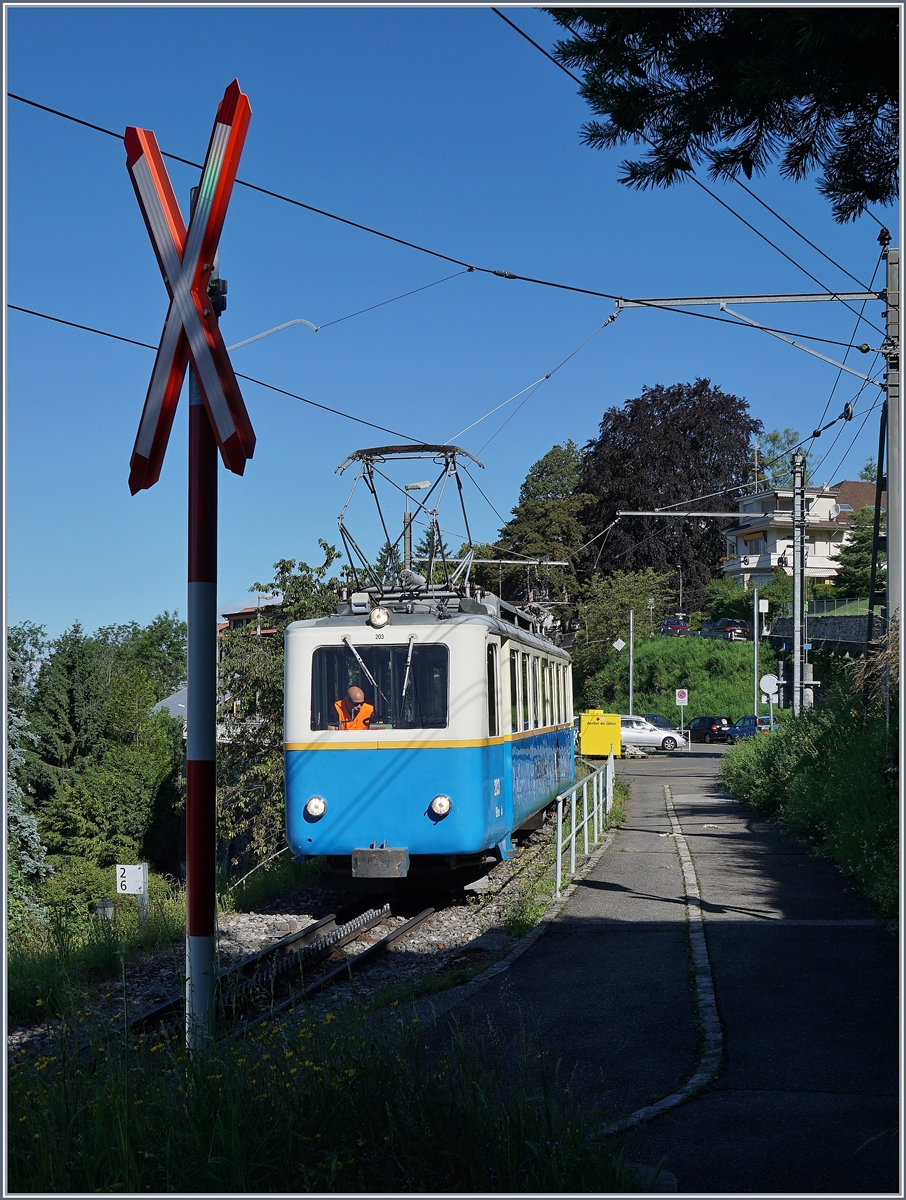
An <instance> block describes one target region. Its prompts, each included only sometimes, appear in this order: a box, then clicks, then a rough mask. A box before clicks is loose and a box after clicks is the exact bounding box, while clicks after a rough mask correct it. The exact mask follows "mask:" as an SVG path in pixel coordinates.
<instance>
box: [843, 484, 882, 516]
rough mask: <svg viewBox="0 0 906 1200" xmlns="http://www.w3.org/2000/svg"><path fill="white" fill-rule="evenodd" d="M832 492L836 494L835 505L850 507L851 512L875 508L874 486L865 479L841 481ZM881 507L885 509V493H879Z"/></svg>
mask: <svg viewBox="0 0 906 1200" xmlns="http://www.w3.org/2000/svg"><path fill="white" fill-rule="evenodd" d="M832 490H833V491H835V492H836V493H837V503H838V504H849V505H851V506H852V510H853V512H859V510H860V509H862V508H865V507H866V505H867V506H868V508H874V506H875V485H874V484H873V483H869V482H868V481H867V480H865V479H842V480H841V481H840V482H839V483H835V484H834V486H833V489H832ZM881 507H882V508H884V509H886V508H887V492H882V493H881Z"/></svg>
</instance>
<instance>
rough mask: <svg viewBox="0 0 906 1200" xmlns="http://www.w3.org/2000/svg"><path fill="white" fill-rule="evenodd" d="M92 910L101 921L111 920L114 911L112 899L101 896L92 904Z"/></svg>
mask: <svg viewBox="0 0 906 1200" xmlns="http://www.w3.org/2000/svg"><path fill="white" fill-rule="evenodd" d="M94 911H95V912H96V913H97V915H98V916H99V917H100V919H101V920H102V921H112V920H113V913H114V908H113V901H112V900H111V899H110V898H109V897H108V896H102V897H101V899H100V900H98V902H97V904H96V905H95V906H94Z"/></svg>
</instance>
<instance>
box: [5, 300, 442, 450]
mask: <svg viewBox="0 0 906 1200" xmlns="http://www.w3.org/2000/svg"><path fill="white" fill-rule="evenodd" d="M7 308H11V309H14V310H15V311H16V312H22V313H27V314H28V315H29V316H30V317H40V318H41V319H42V320H44V321H53V322H55V323H56V324H57V325H69V326H71V328H73V329H83V330H85V331H86V332H87V333H96V334H98V335H99V336H100V337H105V338H112V339H113V340H114V341H117V342H128V343H129V344H130V345H131V346H141V347H142V348H143V349H145V350H155V351H156V350H157V349H158V347H157V346H152V345H151V343H150V342H139V341H136V339H135V338H127V337H122V336H121V335H120V334H118V333H109V332H108V331H107V330H106V329H95V328H94V327H93V326H91V325H80V324H78V322H76V321H65V320H64V319H63V318H62V317H52V316H50V315H49V314H48V313H42V312H37V311H36V310H35V309H33V308H22V307H20V306H19V305H18V304H8V305H7ZM236 378H237V379H245V380H246V381H247V382H248V383H256V384H257V385H258V386H259V387H263V388H267V389H268V390H269V391H271V392H278V393H279V394H280V395H281V396H289V397H290V399H292V400H301V402H302V403H303V404H308V405H310V406H311V407H312V408H320V409H321V410H322V411H323V412H327V413H332V414H333V415H334V416H335V417H342V418H343V419H344V420H346V421H355V422H356V424H357V425H367V426H368V427H369V428H370V429H377V430H379V431H380V432H381V433H392V434H393V436H394V437H401V438H404V439H405V440H406V441H407V442H414V443H415V444H416V445H422V444H423V443H424V438H416V437H412V435H411V434H409V433H400V431H399V430H398V429H389V428H388V427H387V426H386V425H376V424H375V423H374V421H366V420H365V419H364V417H354V416H353V415H352V413H348V412H343V410H342V409H338V408H331V407H330V405H329V404H319V403H318V402H317V400H309V399H308V398H307V397H306V396H300V395H299V394H298V393H297V392H288V391H287V390H286V389H285V388H280V387H277V386H276V385H275V384H273V383H266V382H265V381H264V380H263V379H255V377H254V376H252V375H243V374H242V373H241V372H240V371H237V372H236Z"/></svg>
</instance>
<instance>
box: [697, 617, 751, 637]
mask: <svg viewBox="0 0 906 1200" xmlns="http://www.w3.org/2000/svg"><path fill="white" fill-rule="evenodd" d="M701 635H702V637H710V638H723V639H724V640H725V641H728V642H745V641H747V640H748V639H749V638H751V636H752V627H751V625H749V623H748V621H742V620H739V619H738V618H737V617H718V618H717V620H716V621H702V628H701Z"/></svg>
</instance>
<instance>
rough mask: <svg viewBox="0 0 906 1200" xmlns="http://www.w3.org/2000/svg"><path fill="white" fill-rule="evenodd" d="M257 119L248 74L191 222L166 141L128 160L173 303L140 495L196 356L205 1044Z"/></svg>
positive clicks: (192, 721) (141, 455)
mask: <svg viewBox="0 0 906 1200" xmlns="http://www.w3.org/2000/svg"><path fill="white" fill-rule="evenodd" d="M250 119H251V107H250V105H249V102H248V97H247V96H245V95H244V94H243V93H242V91H241V90H240V88H239V83H238V81H237V80H235V79H234V80H233V82H232V83H231V84H230V85H229V87H228V88H227V89H226V92H225V93H224V96H223V99H222V100H221V102H220V105H219V106H218V109H217V115H216V117H215V119H214V129H213V132H212V133H211V140H210V142H209V143H208V151H207V154H206V156H205V162H204V167H203V169H202V174H201V181H200V183H199V185H198V188H197V189H193V204H192V208H191V215H190V220H189V226H188V229H187V228H186V226H185V224H184V222H183V219H182V215H181V213H180V210H179V205H178V203H177V201H176V196H175V194H174V192H173V187H172V185H171V183H170V180H169V177H168V175H167V170H166V167H165V166H164V162H163V158H162V157H161V153H160V150H159V149H158V146H157V140H156V138H155V137H154V134H153V133H151V132H150V130H145V129H134V128H129V129H127V130H126V135H125V138H124V142H125V146H126V165H127V168H128V170H129V174H130V177H131V179H132V184H133V187H134V188H135V194H136V197H137V198H138V202H139V206H140V208H141V210H142V215H143V216H144V218H145V225H146V226H147V229H148V233H149V235H150V237H151V242H152V245H153V246H154V250H155V253H156V255H157V260H158V264H159V265H160V269H161V274H162V275H163V279H164V283H165V285H166V287H167V291H168V293H169V295H170V310H169V312H168V313H167V319H166V321H165V323H164V330H163V333H162V334H161V341H160V348H159V349H158V353H157V359H156V361H155V363H154V369H153V372H152V376H151V383H150V385H149V387H148V393H147V396H146V398H145V407H144V410H143V411H142V417H141V421H140V423H139V429H138V434H137V436H136V439H135V447H134V449H133V453H132V459H131V463H130V474H129V488H130V490H131V491H132V493H133V495H134V494H135V493H136V492H137V491H140V490H141V489H143V488H149V487H152V486H153V485H154V484H155V483H156V482H157V479H158V477H159V475H160V470H161V466H162V464H163V458H164V454H165V452H166V448H167V441H168V439H169V435H170V429H171V427H172V424H173V417H174V414H175V411H176V405H177V403H178V400H179V394H180V391H181V390H182V385H183V380H184V378H185V373H186V367H187V366H188V365H189V364H190V363H191V368H192V369H191V371H190V373H189V513H188V517H189V521H188V525H189V539H188V540H189V555H188V559H189V561H188V614H187V616H188V630H189V638H188V641H189V664H188V665H189V672H188V699H187V706H186V717H187V722H186V723H187V741H188V745H187V750H186V1045H187V1046H188V1048H189V1051H190V1053H195V1052H197V1051H199V1050H201V1049H202V1047H203V1046H204V1044H205V1042H206V1040H207V1039H208V1038H209V1036H210V1034H211V1032H212V1023H213V1016H214V985H215V980H216V970H215V940H214V939H215V933H216V881H215V845H216V818H215V799H216V789H217V752H216V748H217V452H218V449H219V451H220V454H221V456H222V458H223V462H224V465H225V466H226V467H227V469H228V470H230V471H233V472H234V473H235V474H237V475H241V474H242V473H243V472H244V470H245V464H246V462H247V460H248V459H250V458H251V457H252V454H253V453H254V449H255V433H254V430H253V429H252V425H251V421H250V420H249V417H248V413H247V412H246V409H245V403H244V401H243V399H242V394H241V392H240V391H239V385H238V383H237V381H236V376H235V374H234V373H233V368H232V364H231V363H230V359H229V355H228V354H227V350H226V347H225V345H224V342H223V338H222V336H221V333H220V328H219V325H218V323H217V317H218V314H219V312H220V310H221V309H222V308H223V307H224V305H223V303H222V301H221V298H222V295H223V292H224V291H225V287H224V286H223V285H222V284H221V282H220V281H219V280H218V278H217V274H216V267H215V264H216V261H217V258H216V256H217V244H218V242H219V240H220V233H221V230H222V228H223V222H224V218H225V217H226V210H227V206H228V204H229V200H230V195H231V193H232V189H233V184H234V182H235V179H236V172H237V170H238V168H239V159H240V156H241V154H242V147H243V144H244V142H245V135H246V131H247V130H248V125H249V121H250Z"/></svg>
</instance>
